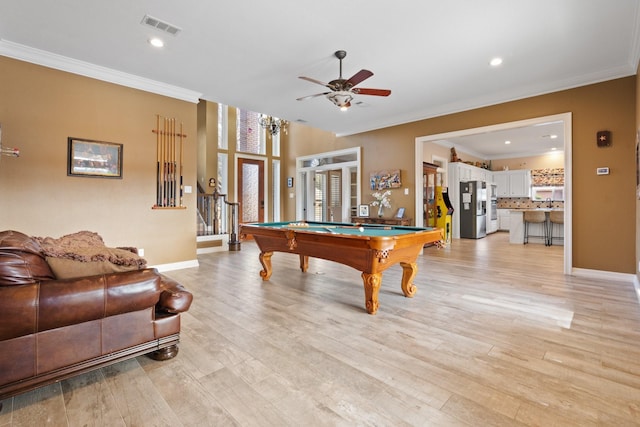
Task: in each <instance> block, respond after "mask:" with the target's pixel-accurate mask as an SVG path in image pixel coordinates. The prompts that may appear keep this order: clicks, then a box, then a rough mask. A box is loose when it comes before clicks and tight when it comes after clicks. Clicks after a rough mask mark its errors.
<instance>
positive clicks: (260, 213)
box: [238, 158, 264, 223]
mask: <svg viewBox="0 0 640 427" xmlns="http://www.w3.org/2000/svg"><path fill="white" fill-rule="evenodd" d="M238 200H239V201H240V209H239V212H238V214H239V218H240V223H245V222H264V160H257V159H246V158H238Z"/></svg>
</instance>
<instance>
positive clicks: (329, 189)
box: [313, 169, 342, 222]
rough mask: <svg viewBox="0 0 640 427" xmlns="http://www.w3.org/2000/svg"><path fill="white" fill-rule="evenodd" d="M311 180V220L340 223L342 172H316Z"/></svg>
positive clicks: (337, 170)
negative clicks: (312, 188)
mask: <svg viewBox="0 0 640 427" xmlns="http://www.w3.org/2000/svg"><path fill="white" fill-rule="evenodd" d="M313 180H314V189H315V191H314V200H313V220H314V221H326V222H342V170H340V169H334V170H328V171H317V172H315V173H314V175H313Z"/></svg>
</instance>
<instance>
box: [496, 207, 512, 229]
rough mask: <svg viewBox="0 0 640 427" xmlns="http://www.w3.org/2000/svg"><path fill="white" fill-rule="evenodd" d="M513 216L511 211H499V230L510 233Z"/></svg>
mask: <svg viewBox="0 0 640 427" xmlns="http://www.w3.org/2000/svg"><path fill="white" fill-rule="evenodd" d="M510 223H511V214H510V210H509V209H498V230H503V231H509V229H510V225H509V224H510Z"/></svg>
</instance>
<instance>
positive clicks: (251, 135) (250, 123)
mask: <svg viewBox="0 0 640 427" xmlns="http://www.w3.org/2000/svg"><path fill="white" fill-rule="evenodd" d="M237 116H238V119H237V129H236V132H237V134H236V135H237V141H238V151H241V152H244V153H252V154H262V155H266V151H267V150H266V144H265V138H264V133H265V132H264V130H263V129H262V127H261V126H260V122H259V121H258V120H259V118H260V114H259V113H255V112H253V111H246V110H242V109H240V108H238V109H237Z"/></svg>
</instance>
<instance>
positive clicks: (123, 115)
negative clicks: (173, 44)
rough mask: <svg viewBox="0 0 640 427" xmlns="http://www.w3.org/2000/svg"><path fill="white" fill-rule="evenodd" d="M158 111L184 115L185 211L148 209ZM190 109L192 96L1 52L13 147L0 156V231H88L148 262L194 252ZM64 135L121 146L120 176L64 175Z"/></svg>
mask: <svg viewBox="0 0 640 427" xmlns="http://www.w3.org/2000/svg"><path fill="white" fill-rule="evenodd" d="M157 114H160V115H162V116H165V117H175V118H176V119H178V121H182V122H183V123H184V133H185V134H187V139H186V144H185V150H184V182H185V184H187V185H191V186H193V187H194V193H192V194H188V195H185V202H184V204H185V205H186V206H187V209H184V210H152V209H151V207H152V206H153V205H154V203H155V191H156V184H155V183H156V181H155V177H156V138H155V134H154V133H152V129H154V128H155V126H156V115H157ZM196 117H197V115H196V104H192V103H188V102H184V101H178V100H175V99H171V98H167V97H163V96H158V95H154V94H150V93H147V92H142V91H138V90H134V89H130V88H125V87H122V86H118V85H113V84H109V83H105V82H101V81H98V80H93V79H89V78H85V77H81V76H77V75H73V74H69V73H65V72H60V71H55V70H51V69H48V68H44V67H41V66H37V65H33V64H29V63H25V62H21V61H16V60H12V59H9V58H6V57H0V122H1V123H2V142H3V145H10V146H16V147H18V148H19V149H20V157H19V158H8V157H3V158H2V159H1V160H0V195H1V199H0V200H1V201H0V229H2V230H5V229H14V230H18V231H22V232H24V233H26V234H30V235H35V236H52V237H59V236H62V235H64V234H68V233H73V232H76V231H79V230H90V231H95V232H97V233H99V234H100V235H102V237H103V238H104V240H105V243H106V244H107V245H109V246H137V247H139V248H144V249H145V258H146V259H147V261H148V262H149V264H150V265H158V264H167V263H175V262H180V261H187V260H194V259H196V242H195V238H196V237H195V236H196V215H195V212H196V211H195V209H196V206H195V185H196ZM70 136H72V137H79V138H85V139H92V140H99V141H108V142H116V143H121V144H123V145H124V147H123V178H122V179H103V178H84V177H70V176H67V137H70Z"/></svg>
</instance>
